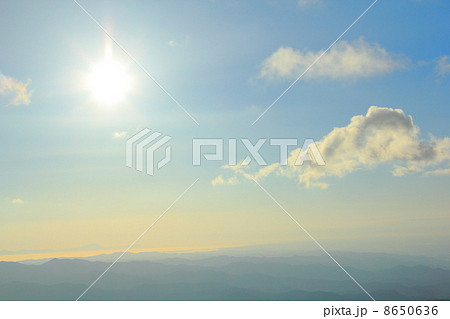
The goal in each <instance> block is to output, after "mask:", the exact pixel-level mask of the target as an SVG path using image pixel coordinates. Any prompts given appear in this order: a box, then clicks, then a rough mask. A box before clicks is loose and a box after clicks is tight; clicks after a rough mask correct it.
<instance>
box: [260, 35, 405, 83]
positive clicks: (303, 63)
mask: <svg viewBox="0 0 450 319" xmlns="http://www.w3.org/2000/svg"><path fill="white" fill-rule="evenodd" d="M323 52H324V51H323V50H320V51H301V50H294V49H293V48H291V47H280V48H279V49H278V50H277V51H275V52H274V53H273V54H272V55H271V56H270V57H268V58H267V59H266V60H264V61H263V63H262V66H261V71H260V77H263V78H268V79H276V78H287V79H295V78H297V77H298V76H299V75H300V74H302V73H303V72H304V71H305V70H306V69H307V68H308V67H309V66H310V65H311V64H312V63H313V62H314V61H315V60H316V59H317V58H318V57H320V56H321V55H322V54H323ZM404 67H405V63H404V61H403V59H399V58H396V57H394V56H392V55H391V54H389V53H388V52H387V51H386V50H385V49H384V48H382V47H381V46H380V45H378V44H370V43H367V42H366V41H364V40H363V39H359V40H357V41H354V42H351V43H350V42H347V41H341V42H339V43H337V44H336V45H335V46H333V47H332V48H331V49H330V50H329V51H328V52H327V53H325V54H324V55H323V56H322V57H321V58H320V60H318V61H317V63H316V64H315V65H314V66H313V67H312V68H311V69H310V70H309V71H308V72H307V73H305V75H304V77H305V78H331V79H339V78H357V77H370V76H374V75H378V74H383V73H387V72H390V71H392V70H394V69H397V68H404Z"/></svg>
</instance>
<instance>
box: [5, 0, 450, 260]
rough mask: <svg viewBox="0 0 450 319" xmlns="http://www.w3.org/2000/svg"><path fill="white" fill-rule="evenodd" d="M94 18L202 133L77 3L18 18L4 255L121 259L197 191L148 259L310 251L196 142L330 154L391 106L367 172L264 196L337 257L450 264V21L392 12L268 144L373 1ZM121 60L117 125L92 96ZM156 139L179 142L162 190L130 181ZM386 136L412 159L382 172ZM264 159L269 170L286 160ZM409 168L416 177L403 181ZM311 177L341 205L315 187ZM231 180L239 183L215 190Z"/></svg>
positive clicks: (110, 9) (200, 6)
mask: <svg viewBox="0 0 450 319" xmlns="http://www.w3.org/2000/svg"><path fill="white" fill-rule="evenodd" d="M80 3H81V4H82V5H83V6H84V7H85V8H86V10H88V11H89V12H90V13H91V14H92V15H93V16H94V17H95V18H96V19H98V21H99V22H100V24H102V25H103V26H104V27H105V28H106V29H107V30H108V31H109V32H110V33H111V34H112V35H113V36H114V38H115V39H117V41H118V42H119V43H120V44H121V45H122V46H123V47H124V48H126V50H127V51H128V52H129V53H130V54H131V55H132V56H133V57H134V58H135V59H136V60H137V61H139V62H140V63H141V64H142V65H143V66H144V67H145V68H146V69H147V70H148V71H149V72H150V73H151V74H152V76H154V77H155V78H156V79H157V80H158V81H159V82H160V83H161V84H162V85H163V86H164V87H165V88H167V89H168V91H170V92H171V94H173V95H174V96H175V98H176V99H177V100H178V101H180V103H181V104H182V105H183V106H185V107H186V109H187V110H188V111H189V112H190V113H191V114H192V115H193V116H194V117H195V118H196V119H197V120H198V122H199V123H200V126H197V125H196V124H195V123H194V122H193V121H192V120H191V119H190V118H189V117H188V116H186V114H185V113H184V112H183V111H182V110H181V109H180V108H179V107H178V106H177V105H176V104H175V103H174V102H173V101H172V100H171V99H170V98H168V96H167V95H166V94H165V93H164V92H163V91H162V90H160V89H159V88H158V87H157V86H156V85H155V83H154V82H152V81H151V79H149V78H148V76H147V75H146V74H145V73H144V72H143V71H142V70H141V69H140V68H139V67H138V66H137V65H136V64H134V63H133V61H132V60H131V59H130V57H129V56H127V55H126V54H124V53H123V52H122V51H121V50H120V49H119V48H118V47H117V46H116V45H114V44H113V43H111V41H110V40H109V39H108V38H107V36H106V35H105V33H104V32H102V30H101V29H100V28H98V26H96V25H95V24H94V23H93V21H91V20H90V19H89V17H88V16H87V15H86V14H85V13H84V12H83V11H82V10H80V8H79V7H78V6H77V5H76V4H75V3H74V2H72V1H59V2H50V1H39V2H35V1H21V2H16V1H6V2H5V1H4V2H2V4H0V12H2V13H1V16H2V18H1V19H0V45H1V48H2V49H1V50H0V62H1V64H0V72H1V78H0V79H1V81H2V82H0V83H1V85H2V87H0V113H1V116H0V130H1V134H0V147H1V159H0V179H1V183H0V191H1V197H0V218H1V220H2V225H3V226H2V228H4V229H3V230H2V231H1V233H2V235H0V236H1V240H0V242H3V243H4V244H3V246H2V247H0V249H3V250H9V251H20V250H33V249H44V248H45V249H59V250H61V251H63V250H65V249H66V250H68V249H73V248H76V247H83V246H86V245H90V244H98V245H100V246H102V247H106V248H111V249H119V248H123V247H124V246H127V245H128V243H129V242H131V241H132V240H133V239H134V238H133V237H136V236H137V235H138V234H139V231H140V230H142V229H144V228H145V225H147V224H149V223H151V221H152V220H153V219H154V217H156V216H158V215H159V214H160V213H161V212H162V211H163V210H164V209H165V208H166V207H167V206H168V205H169V204H170V203H171V202H172V201H173V199H175V198H176V197H177V196H178V194H180V193H181V192H182V191H183V190H184V189H185V188H186V187H187V186H188V185H189V184H190V183H191V182H192V181H193V180H194V179H195V178H197V177H200V181H199V183H198V184H197V185H196V186H195V187H194V188H193V189H192V191H190V193H189V194H187V195H186V198H184V199H183V200H182V201H180V203H179V204H178V205H176V207H174V212H173V215H172V217H170V216H168V217H167V219H166V220H164V223H163V224H161V225H160V228H158V229H157V230H155V235H154V237H153V238H152V236H149V237H148V238H144V239H143V241H142V242H140V243H139V245H140V246H139V248H141V249H148V250H152V249H160V250H164V249H169V248H170V249H173V248H174V247H183V248H190V249H200V248H201V247H225V246H232V245H256V244H264V243H281V244H282V243H284V242H293V241H294V242H295V241H300V242H301V243H304V244H305V246H302V245H299V249H307V248H311V246H308V245H310V243H307V240H306V239H305V238H304V234H302V233H301V231H300V230H299V229H296V228H295V225H291V224H290V221H289V220H288V219H285V216H283V215H282V214H281V213H280V212H279V209H278V208H277V207H276V206H274V205H273V203H272V202H271V201H270V199H269V198H267V197H266V195H265V194H264V193H262V192H261V190H260V189H259V188H258V187H257V186H256V185H255V184H254V182H253V181H251V180H248V179H246V178H245V177H243V176H242V175H241V174H239V173H237V174H236V173H235V172H233V171H230V170H227V169H224V168H221V166H222V165H224V164H225V163H222V162H211V163H207V164H206V165H202V166H201V167H192V165H191V156H192V153H191V149H190V147H191V143H192V142H191V140H192V138H193V137H203V138H212V137H217V138H230V137H233V138H250V139H252V140H253V141H256V140H257V139H258V138H280V137H290V138H298V139H299V140H300V141H301V142H299V143H300V144H302V141H303V140H304V139H305V138H313V139H314V140H316V141H318V142H322V145H326V143H327V142H329V143H331V142H333V141H335V140H333V138H335V137H334V136H331V135H330V134H331V132H332V130H333V128H335V127H341V128H345V127H347V126H348V125H349V123H350V121H351V118H352V117H354V116H362V118H361V119H362V121H364V119H368V118H369V115H368V113H367V112H368V110H369V107H371V106H377V107H379V108H378V109H376V110H377V112H378V113H376V112H374V113H373V114H375V113H376V114H380V113H379V112H383V110H388V111H386V112H387V113H386V114H387V115H386V116H384V117H380V119H381V120H380V119H378V120H376V121H375V120H374V121H375V122H374V123H375V124H374V125H375V126H374V128H373V131H371V133H370V134H374V135H375V136H377V137H379V139H377V140H375V142H374V143H372V144H370V145H368V146H367V147H363V148H361V149H358V150H357V152H359V153H358V156H357V161H359V163H358V165H357V167H356V168H354V169H350V170H347V171H345V172H344V171H343V170H342V167H341V166H338V165H337V163H341V164H342V163H344V164H345V165H347V164H348V163H349V161H350V160H352V158H350V157H349V158H348V159H347V158H346V157H345V156H348V153H349V152H350V148H349V149H344V150H343V149H341V150H340V151H341V152H343V153H342V154H344V157H342V156H340V157H333V156H329V157H328V159H327V158H325V161H326V162H327V167H326V169H328V171H329V172H330V173H329V175H326V176H322V177H318V175H317V172H316V171H314V170H310V171H306V169H305V171H302V172H291V174H290V175H289V174H283V173H282V172H281V171H277V170H274V171H273V172H272V174H270V175H268V176H266V177H263V178H261V179H260V180H259V181H260V182H261V183H262V184H263V185H265V187H267V189H268V190H269V191H270V192H273V195H274V197H275V198H277V199H279V200H280V202H282V203H283V204H284V205H285V206H286V208H287V209H288V210H289V211H290V212H291V213H292V214H294V215H295V216H296V217H297V218H299V219H300V220H302V221H304V223H305V226H309V229H310V231H311V233H314V234H315V235H316V236H317V238H318V239H320V240H322V241H324V242H325V243H326V244H327V245H329V247H330V248H331V249H340V250H352V249H353V250H360V251H390V252H404V253H433V254H438V253H441V252H442V253H444V252H446V253H448V245H444V244H443V243H445V242H448V235H447V233H448V232H447V231H446V227H447V226H448V207H449V200H448V191H447V189H448V187H449V179H448V172H449V167H448V164H449V157H448V154H449V150H448V148H449V142H448V139H446V137H448V136H449V130H448V122H449V118H450V108H449V105H448V101H449V85H450V57H449V56H450V45H449V42H448V39H449V38H450V34H449V33H450V31H449V30H450V28H449V22H448V19H447V15H446V12H449V9H450V4H449V3H447V2H446V1H439V0H434V1H414V0H401V1H386V0H380V1H378V2H377V3H376V4H375V5H374V6H373V7H372V8H371V9H370V10H369V11H368V12H367V14H366V15H364V17H362V18H361V20H360V21H358V23H356V24H355V25H354V26H353V27H352V28H351V29H350V30H349V31H348V32H347V33H346V34H345V35H344V36H343V37H342V39H341V41H339V42H338V43H337V44H336V46H335V47H333V48H332V49H331V50H330V51H329V52H327V54H325V55H324V57H323V59H322V60H320V61H319V62H318V63H317V65H315V66H314V67H313V68H311V70H310V71H309V72H308V73H307V74H305V76H304V77H303V78H302V79H301V80H300V81H299V82H297V83H296V85H295V86H293V87H292V89H290V90H289V91H288V92H287V93H286V94H285V95H284V96H283V97H282V98H281V99H280V100H279V101H278V103H276V104H275V105H274V106H273V107H272V108H271V109H270V110H269V111H268V112H267V113H266V114H265V115H264V116H263V117H261V119H260V120H259V121H258V122H257V123H256V124H255V125H253V126H252V125H251V123H252V122H253V121H254V120H255V119H256V118H257V117H258V116H259V115H260V114H261V112H263V111H264V109H265V108H266V107H267V106H269V105H270V104H271V103H272V102H273V101H274V100H275V98H277V97H278V96H279V95H280V94H281V92H283V91H284V90H285V89H286V88H287V87H288V86H289V85H290V84H291V83H292V81H293V80H294V79H295V78H296V77H297V76H298V75H300V74H301V72H302V71H303V70H304V69H305V68H306V67H307V66H308V65H309V64H310V62H312V60H311V59H314V57H316V56H318V55H319V54H320V53H321V52H322V51H320V50H325V49H326V48H327V47H328V46H329V45H330V44H331V43H332V42H333V41H334V40H335V39H336V38H337V37H338V36H339V35H340V34H341V33H342V32H343V31H344V30H345V29H346V28H347V27H348V26H349V25H350V24H351V23H352V22H353V21H354V20H355V19H356V18H357V17H358V16H359V15H360V14H361V13H362V12H363V11H364V10H365V9H366V8H367V7H368V6H369V5H370V4H371V3H372V2H371V1H351V0H348V1H339V2H338V1H330V0H318V1H312V0H310V1H274V0H272V1H246V2H245V3H243V2H242V1H226V2H225V1H189V2H184V1H165V2H148V1H131V2H125V1H124V2H113V1H80ZM108 46H109V47H110V48H111V50H112V56H113V59H114V60H115V61H117V62H118V63H119V64H120V65H122V66H123V67H124V68H125V69H126V70H127V74H128V76H129V77H130V79H131V88H130V90H129V92H127V94H126V97H125V98H124V99H123V100H122V101H120V103H118V104H117V105H115V106H114V107H105V106H104V105H102V103H101V102H99V101H95V100H94V99H93V98H92V92H91V91H90V89H89V88H87V87H86V85H85V82H86V81H85V78H86V75H88V74H89V73H90V72H92V68H93V66H95V65H96V64H98V63H100V62H101V61H102V60H103V58H104V55H105V48H106V47H108ZM311 57H312V58H311ZM28 79H29V80H28ZM27 81H28V82H27ZM20 90H22V91H20ZM23 90H25V95H19V93H18V92H19V91H20V92H22V93H23ZM18 96H19V97H18ZM15 98H16V100H14V99H15ZM14 101H15V102H14ZM382 108H388V109H382ZM390 109H400V110H402V112H403V113H402V114H403V115H401V116H399V117H398V120H399V121H403V120H404V119H408V116H411V117H412V119H413V126H407V125H406V124H405V126H401V125H400V124H399V125H397V124H396V123H397V122H395V123H394V124H393V125H387V124H386V123H387V122H389V121H390V120H392V119H393V118H396V117H395V116H396V114H397V113H395V112H396V111H394V110H391V111H389V110H390ZM392 121H395V120H392ZM399 123H400V122H399ZM401 123H403V124H404V121H403V122H401ZM403 124H402V125H403ZM144 127H149V128H152V129H154V130H158V131H161V132H163V133H164V134H168V135H170V136H172V137H173V140H172V142H171V143H172V148H173V161H172V163H170V166H167V167H165V168H163V169H162V170H161V171H159V172H158V174H156V175H155V176H152V177H149V176H146V175H144V174H139V173H138V172H135V171H132V170H130V169H128V168H126V167H125V165H124V161H125V159H124V157H125V154H124V148H125V140H126V138H127V137H129V136H131V135H132V134H134V133H135V132H137V131H139V130H140V129H142V128H144ZM416 128H417V129H420V131H419V132H418V133H417V134H416V135H415V133H413V131H412V130H414V129H416ZM121 132H124V133H123V134H122V135H123V136H121V138H114V134H115V133H121ZM349 132H350V130H347V131H346V130H344V129H343V130H341V133H340V134H342V136H349V134H350V133H349ZM370 134H369V135H370ZM430 134H431V135H432V136H433V137H431V136H430ZM118 135H121V134H118ZM387 136H388V137H389V136H394V137H395V138H394V141H396V142H397V143H399V144H401V145H400V146H399V147H394V148H392V149H389V150H390V152H386V153H383V154H382V155H383V156H381V155H380V154H381V153H377V154H378V155H379V156H378V155H377V154H375V155H374V156H373V157H372V158H370V159H367V157H366V155H367V153H365V152H375V153H376V152H377V150H381V149H383V147H385V146H386V145H384V144H383V142H379V143H380V144H379V145H377V141H379V140H382V141H384V138H386V137H387ZM327 137H328V138H327ZM418 145H419V146H421V147H419V148H420V149H422V150H424V149H426V147H431V148H432V149H433V150H439V152H441V153H439V154H440V155H439V156H438V155H436V156H434V157H433V158H426V159H425V158H421V159H420V160H417V161H411V160H410V158H413V157H414V156H415V157H416V158H419V157H420V156H425V155H424V154H422V153H421V150H418V147H416V146H418ZM300 146H301V145H300ZM319 146H320V145H319ZM353 146H354V145H353ZM377 146H379V148H377ZM323 147H325V146H323ZM348 147H349V146H348ZM329 149H330V146H329V147H328V150H329ZM398 149H400V150H401V151H403V153H402V154H405V153H408V152H410V153H411V154H412V155H411V156H410V157H408V158H407V157H405V156H403V155H399V154H396V153H395V151H396V150H398ZM242 152H243V150H242V149H240V153H239V156H240V157H242V158H243V157H245V156H246V154H245V153H242ZM436 152H438V151H436ZM263 153H264V154H265V155H266V156H267V158H268V159H269V162H270V163H274V162H275V161H276V158H277V156H278V155H277V153H276V152H275V150H274V149H270V148H265V149H264V151H263ZM330 154H331V153H330ZM347 160H348V161H347ZM345 161H347V162H345ZM339 165H340V164H339ZM398 166H401V167H403V168H405V169H406V170H408V174H406V173H402V176H393V171H395V169H396V168H397V167H398ZM256 170H257V168H251V169H250V171H251V173H252V174H254V173H256ZM305 172H309V173H308V174H309V175H308V176H313V177H311V178H312V180H313V181H314V182H320V183H326V184H327V185H328V188H326V189H322V188H321V187H314V186H313V185H309V187H308V185H306V184H305V183H304V182H299V178H300V177H301V176H305V174H306V173H305ZM220 175H222V176H223V177H224V178H225V179H226V178H234V177H235V178H236V180H238V182H236V183H233V185H215V186H213V185H212V184H211V182H212V181H213V180H214V179H215V178H217V176H220ZM396 175H400V174H396ZM233 180H234V179H233ZM243 216H245V217H243ZM324 220H326V222H324ZM172 225H173V226H172ZM17 232H23V234H24V235H23V236H17V235H16V234H17ZM48 233H51V234H52V235H49V234H48ZM186 238H188V239H186ZM355 241H357V244H356V243H355ZM281 244H280V245H281Z"/></svg>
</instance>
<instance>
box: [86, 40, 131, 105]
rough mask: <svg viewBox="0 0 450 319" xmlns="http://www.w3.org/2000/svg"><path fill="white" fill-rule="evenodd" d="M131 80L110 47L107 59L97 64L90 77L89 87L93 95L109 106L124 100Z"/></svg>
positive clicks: (106, 55) (107, 51)
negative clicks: (115, 59)
mask: <svg viewBox="0 0 450 319" xmlns="http://www.w3.org/2000/svg"><path fill="white" fill-rule="evenodd" d="M129 82H130V81H129V78H128V75H127V74H126V72H125V68H124V67H123V65H121V64H120V63H118V62H116V61H114V60H113V58H112V53H111V50H110V49H108V48H107V50H106V53H105V60H104V61H103V62H102V63H100V64H98V65H96V66H95V67H94V68H93V70H92V73H91V74H90V76H89V77H88V87H89V89H90V90H91V91H92V94H93V97H94V98H95V99H96V100H97V101H98V102H99V103H101V104H104V105H108V106H111V105H115V104H117V103H119V102H121V101H123V99H124V98H125V95H126V93H127V92H128V90H129V87H130V83H129Z"/></svg>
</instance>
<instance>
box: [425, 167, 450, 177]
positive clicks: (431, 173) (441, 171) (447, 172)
mask: <svg viewBox="0 0 450 319" xmlns="http://www.w3.org/2000/svg"><path fill="white" fill-rule="evenodd" d="M446 175H450V168H443V169H436V170H434V171H428V172H425V173H423V176H446Z"/></svg>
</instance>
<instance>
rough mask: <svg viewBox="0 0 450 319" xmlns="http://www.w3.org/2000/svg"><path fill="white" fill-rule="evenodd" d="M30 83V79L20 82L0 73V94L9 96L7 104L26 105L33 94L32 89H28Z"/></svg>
mask: <svg viewBox="0 0 450 319" xmlns="http://www.w3.org/2000/svg"><path fill="white" fill-rule="evenodd" d="M30 83H31V79H28V80H27V82H21V81H18V80H16V79H14V78H12V77H10V76H6V75H3V74H2V73H0V94H1V95H5V96H7V97H9V98H10V101H9V102H8V104H7V105H8V106H9V105H14V106H18V105H28V104H30V102H31V95H32V94H33V91H30V90H28V85H29V84H30Z"/></svg>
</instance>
